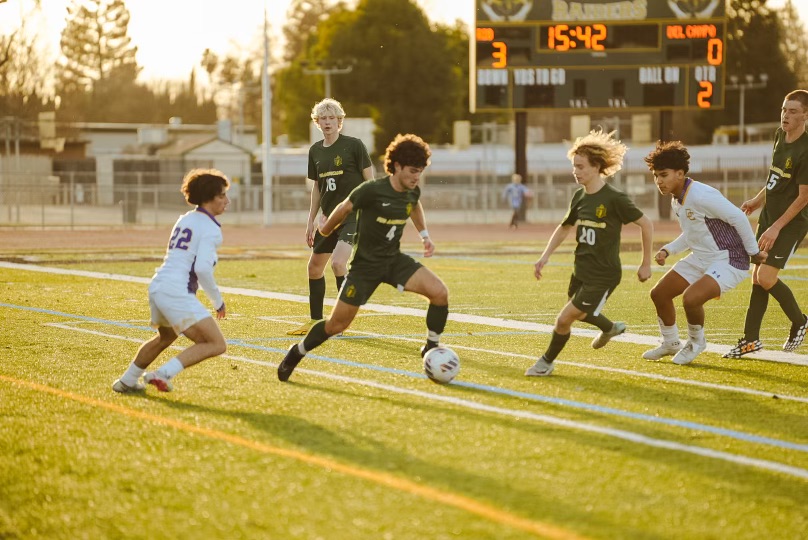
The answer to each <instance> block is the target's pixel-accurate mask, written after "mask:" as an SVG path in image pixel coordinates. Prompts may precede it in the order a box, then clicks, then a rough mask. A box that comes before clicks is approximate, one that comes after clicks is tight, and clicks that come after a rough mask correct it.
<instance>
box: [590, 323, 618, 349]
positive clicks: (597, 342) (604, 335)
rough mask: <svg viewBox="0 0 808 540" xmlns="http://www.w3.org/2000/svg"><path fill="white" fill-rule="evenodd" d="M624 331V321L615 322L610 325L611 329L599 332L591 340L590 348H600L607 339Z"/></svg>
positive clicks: (607, 341)
mask: <svg viewBox="0 0 808 540" xmlns="http://www.w3.org/2000/svg"><path fill="white" fill-rule="evenodd" d="M625 331H626V323H624V322H619V321H618V322H615V323H614V324H613V325H612V329H611V330H609V331H608V332H601V333H600V334H598V335H597V337H595V339H593V340H592V348H593V349H600V348H601V347H603V346H605V345H606V344H607V343H609V341H610V340H611V339H612V338H613V337H615V336H619V335H620V334H622V333H623V332H625Z"/></svg>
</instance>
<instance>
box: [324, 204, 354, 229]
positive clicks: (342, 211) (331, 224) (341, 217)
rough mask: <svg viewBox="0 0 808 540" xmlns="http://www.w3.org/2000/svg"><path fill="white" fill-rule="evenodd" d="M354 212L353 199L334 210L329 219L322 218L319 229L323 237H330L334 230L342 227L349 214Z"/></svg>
mask: <svg viewBox="0 0 808 540" xmlns="http://www.w3.org/2000/svg"><path fill="white" fill-rule="evenodd" d="M351 212H353V203H352V202H351V199H345V200H344V201H342V202H341V203H339V204H338V205H337V207H336V208H334V211H333V212H331V215H330V216H328V217H325V216H321V217H320V224H319V226H318V228H319V229H320V234H322V235H323V236H328V235H329V234H331V233H332V232H334V229H336V228H337V227H339V226H340V225H342V222H343V221H345V218H346V217H348V214H350V213H351Z"/></svg>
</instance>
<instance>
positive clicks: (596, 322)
mask: <svg viewBox="0 0 808 540" xmlns="http://www.w3.org/2000/svg"><path fill="white" fill-rule="evenodd" d="M584 322H585V323H589V324H591V325H592V326H597V327H598V328H600V330H602V331H603V332H608V331H609V330H611V329H612V326H614V323H613V322H612V321H610V320H609V319H608V318H607V317H606V316H605V315H604V314H603V313H601V314H600V315H589V314H587V315H586V317H584Z"/></svg>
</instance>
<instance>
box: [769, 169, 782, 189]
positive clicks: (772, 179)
mask: <svg viewBox="0 0 808 540" xmlns="http://www.w3.org/2000/svg"><path fill="white" fill-rule="evenodd" d="M778 180H780V176H779V175H777V174H775V173H772V174H771V175H770V176H769V181H768V182H766V189H768V190H769V191H771V190H773V189H774V186H776V185H777V181H778Z"/></svg>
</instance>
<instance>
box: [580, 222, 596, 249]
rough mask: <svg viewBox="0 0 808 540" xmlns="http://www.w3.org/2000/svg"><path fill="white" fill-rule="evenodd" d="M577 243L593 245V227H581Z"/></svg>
mask: <svg viewBox="0 0 808 540" xmlns="http://www.w3.org/2000/svg"><path fill="white" fill-rule="evenodd" d="M578 243H579V244H588V245H590V246H594V245H595V229H589V228H587V227H581V235H580V236H579V237H578Z"/></svg>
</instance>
